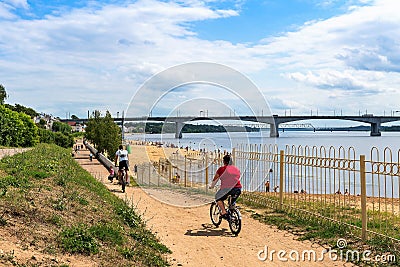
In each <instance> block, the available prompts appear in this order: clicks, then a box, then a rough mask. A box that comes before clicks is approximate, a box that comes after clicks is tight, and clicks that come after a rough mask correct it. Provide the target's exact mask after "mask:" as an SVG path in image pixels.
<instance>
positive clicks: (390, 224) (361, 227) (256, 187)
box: [234, 145, 400, 242]
mask: <svg viewBox="0 0 400 267" xmlns="http://www.w3.org/2000/svg"><path fill="white" fill-rule="evenodd" d="M380 155H381V153H380V152H379V151H378V149H377V148H373V149H372V150H371V155H370V158H369V159H368V160H366V157H365V155H359V156H357V155H356V151H355V149H354V148H352V147H350V148H348V149H345V148H343V147H339V148H338V149H337V148H334V147H329V148H325V147H315V146H313V147H309V146H305V147H303V146H297V147H296V146H286V147H285V150H280V151H279V153H278V148H277V147H276V146H254V145H247V146H241V147H239V148H237V149H236V150H235V154H234V156H235V159H236V165H237V166H238V167H239V168H240V169H242V170H244V173H243V176H242V183H243V185H244V188H245V192H244V193H243V198H245V199H246V200H248V201H252V202H255V203H258V204H259V205H264V206H266V207H271V208H276V209H281V210H285V211H288V212H294V213H296V214H298V215H300V216H313V217H317V218H321V219H326V220H328V221H331V222H335V223H339V224H343V225H346V226H348V228H349V229H350V231H351V232H352V234H354V235H356V236H359V237H360V238H362V239H363V240H366V239H367V238H368V236H369V234H373V235H380V236H385V237H387V238H390V239H393V240H394V241H396V242H398V241H400V229H399V227H400V217H399V210H400V202H399V191H400V183H399V175H400V173H399V167H400V162H399V155H400V151H399V152H398V153H397V155H396V156H393V155H392V152H391V151H390V149H389V148H386V149H385V150H384V151H383V155H384V156H383V159H382V160H380ZM268 168H270V169H269V170H268ZM267 179H268V180H269V182H270V189H269V190H267V188H264V187H265V182H266V180H267ZM260 187H263V188H264V190H260ZM272 188H273V189H275V190H273V189H272ZM262 191H264V192H263V193H261V192H262ZM266 191H269V192H266Z"/></svg>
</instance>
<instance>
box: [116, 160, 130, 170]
mask: <svg viewBox="0 0 400 267" xmlns="http://www.w3.org/2000/svg"><path fill="white" fill-rule="evenodd" d="M122 168H125V170H127V171H129V165H128V161H127V160H122V161H120V162H119V165H118V170H122Z"/></svg>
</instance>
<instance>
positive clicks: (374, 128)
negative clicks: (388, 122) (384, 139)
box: [370, 122, 382, 136]
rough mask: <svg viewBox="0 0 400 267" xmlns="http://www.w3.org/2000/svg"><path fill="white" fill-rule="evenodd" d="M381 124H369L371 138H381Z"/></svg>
mask: <svg viewBox="0 0 400 267" xmlns="http://www.w3.org/2000/svg"><path fill="white" fill-rule="evenodd" d="M380 127H381V124H380V123H379V122H375V123H371V134H370V135H371V136H381V135H382V134H381V131H380Z"/></svg>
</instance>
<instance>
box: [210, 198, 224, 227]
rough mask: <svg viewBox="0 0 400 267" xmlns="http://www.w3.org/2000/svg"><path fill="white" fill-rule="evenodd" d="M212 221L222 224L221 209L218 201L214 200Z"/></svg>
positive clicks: (215, 223)
mask: <svg viewBox="0 0 400 267" xmlns="http://www.w3.org/2000/svg"><path fill="white" fill-rule="evenodd" d="M210 218H211V222H212V223H213V224H214V225H215V226H216V227H218V226H219V225H220V224H221V221H222V218H221V216H219V209H218V205H217V203H215V202H213V203H211V206H210Z"/></svg>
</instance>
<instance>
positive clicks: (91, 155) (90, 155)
mask: <svg viewBox="0 0 400 267" xmlns="http://www.w3.org/2000/svg"><path fill="white" fill-rule="evenodd" d="M89 159H90V161H92V160H93V154H92V153H90V154H89Z"/></svg>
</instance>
